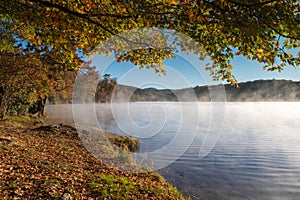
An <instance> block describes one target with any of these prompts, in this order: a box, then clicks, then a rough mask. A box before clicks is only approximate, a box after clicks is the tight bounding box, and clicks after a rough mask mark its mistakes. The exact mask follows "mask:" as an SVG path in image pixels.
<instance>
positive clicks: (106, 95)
mask: <svg viewBox="0 0 300 200" xmlns="http://www.w3.org/2000/svg"><path fill="white" fill-rule="evenodd" d="M110 76H111V75H110V74H104V75H103V76H102V78H101V79H100V80H99V82H98V84H97V88H96V94H95V102H97V103H105V102H109V101H110V100H111V97H112V94H113V91H114V89H115V87H116V85H117V80H116V79H115V78H111V77H110Z"/></svg>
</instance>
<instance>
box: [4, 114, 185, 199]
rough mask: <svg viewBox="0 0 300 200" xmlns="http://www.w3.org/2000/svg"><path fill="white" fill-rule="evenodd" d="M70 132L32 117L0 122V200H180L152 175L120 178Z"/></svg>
mask: <svg viewBox="0 0 300 200" xmlns="http://www.w3.org/2000/svg"><path fill="white" fill-rule="evenodd" d="M75 130H76V129H75V128H74V127H72V126H70V125H66V124H61V125H59V126H57V125H55V124H49V122H48V123H45V122H43V121H41V120H39V119H37V118H36V119H32V118H31V117H14V118H12V119H8V120H1V121H0V158H1V162H0V176H1V181H0V198H1V199H49V198H50V199H64V200H67V199H91V198H92V199H105V198H108V199H185V198H184V197H183V195H182V193H180V192H179V191H178V190H177V189H176V188H175V187H173V186H172V185H171V184H170V183H168V182H167V181H166V180H165V179H164V178H163V177H162V176H160V175H159V174H157V173H153V172H151V173H125V172H122V171H119V170H116V169H113V168H111V167H108V166H106V165H104V164H103V163H102V162H101V161H99V160H97V159H96V158H95V157H93V156H92V155H91V154H90V153H89V152H88V151H87V150H86V148H85V147H84V145H83V143H82V141H81V140H80V139H79V137H78V134H77V135H76V132H75ZM113 136H114V137H115V138H118V137H117V134H113ZM120 136H121V135H120ZM121 139H122V140H123V139H124V138H123V136H121ZM117 141H118V140H117ZM119 141H120V140H119ZM128 143H130V141H128ZM122 144H124V143H122Z"/></svg>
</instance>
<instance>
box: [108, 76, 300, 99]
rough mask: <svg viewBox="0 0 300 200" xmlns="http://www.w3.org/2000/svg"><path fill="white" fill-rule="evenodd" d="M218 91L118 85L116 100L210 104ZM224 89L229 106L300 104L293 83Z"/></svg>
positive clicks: (296, 84) (268, 82)
mask: <svg viewBox="0 0 300 200" xmlns="http://www.w3.org/2000/svg"><path fill="white" fill-rule="evenodd" d="M218 87H221V85H214V86H196V87H194V88H184V89H176V90H170V89H156V88H146V89H141V88H135V87H132V86H124V85H118V88H117V89H116V90H115V95H114V96H115V97H117V98H115V100H116V101H124V100H128V99H126V98H129V97H130V101H211V97H210V93H209V91H211V90H214V89H217V88H218ZM208 88H209V89H208ZM224 88H225V92H226V99H227V101H230V102H246V101H249V102H252V101H300V82H295V81H290V80H256V81H251V82H244V83H240V84H239V88H234V87H232V86H231V85H229V84H226V85H224ZM193 92H194V94H193ZM220 95H222V94H220ZM193 96H194V97H196V98H192V97H193ZM178 97H179V98H180V99H178Z"/></svg>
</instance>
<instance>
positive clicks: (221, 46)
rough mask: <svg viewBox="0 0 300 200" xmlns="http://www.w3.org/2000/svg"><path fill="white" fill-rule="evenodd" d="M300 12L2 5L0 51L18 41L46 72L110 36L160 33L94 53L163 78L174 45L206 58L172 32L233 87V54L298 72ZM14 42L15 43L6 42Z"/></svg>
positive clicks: (277, 7) (208, 3) (9, 0)
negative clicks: (141, 30)
mask: <svg viewBox="0 0 300 200" xmlns="http://www.w3.org/2000/svg"><path fill="white" fill-rule="evenodd" d="M299 8H300V4H299V1H296V0H277V1H276V0H252V1H248V0H228V1H224V0H145V1H140V0H123V1H117V0H2V1H1V5H0V17H1V28H0V29H1V31H0V33H1V34H0V35H1V37H2V38H1V39H2V41H1V44H3V45H0V51H1V52H10V51H11V49H14V48H12V47H16V44H17V43H18V45H17V46H20V48H22V51H25V52H27V53H34V54H30V55H32V56H33V55H34V56H35V59H36V60H39V61H41V63H43V66H45V64H44V63H48V64H47V66H48V67H46V68H44V69H46V72H47V73H50V74H51V73H52V71H53V70H54V71H65V70H74V69H75V70H77V69H79V68H80V65H81V63H82V57H81V55H87V54H89V53H91V52H92V50H94V49H95V48H96V47H97V46H98V45H99V44H101V43H103V42H104V41H109V38H111V37H112V36H113V35H117V34H120V33H126V30H133V29H137V28H144V27H157V29H150V32H148V33H147V34H146V33H145V34H144V35H143V36H142V38H141V39H142V42H144V41H147V39H149V38H148V37H147V36H149V35H151V34H157V35H158V37H156V38H158V40H157V41H155V40H151V42H147V43H145V45H144V46H140V48H138V49H134V50H128V49H126V46H128V45H129V46H130V45H134V43H135V42H136V41H134V37H131V38H130V37H129V38H122V37H119V39H120V41H121V43H120V44H119V43H114V42H115V41H111V43H110V44H112V45H108V46H106V47H107V48H104V49H101V48H100V49H98V53H114V55H115V57H116V60H117V61H131V62H133V63H135V64H137V65H139V67H144V66H145V67H152V68H153V69H154V71H155V72H158V73H165V71H164V69H163V65H162V62H163V60H164V59H167V58H170V57H174V52H175V51H176V48H173V47H174V46H175V47H178V48H179V50H181V51H184V52H192V53H194V54H196V55H198V56H199V57H200V58H204V57H205V55H203V51H201V50H200V51H199V49H195V48H194V46H195V44H194V43H192V42H191V41H183V42H181V43H180V44H178V43H177V42H178V39H180V35H177V34H176V33H179V32H180V33H183V34H184V35H187V36H189V37H190V38H192V39H193V41H194V42H195V43H196V44H199V45H201V46H202V47H203V48H204V50H205V52H207V55H208V56H210V57H211V58H212V59H213V63H212V65H210V66H207V69H208V70H210V72H211V75H212V76H213V77H214V78H215V79H223V80H227V81H229V82H231V83H232V84H233V85H236V84H237V81H236V79H235V77H234V75H233V74H232V73H231V71H232V67H233V66H232V64H231V60H232V58H234V57H235V56H245V57H246V58H247V59H252V60H256V61H258V62H261V63H265V64H266V65H265V67H264V69H266V70H278V71H281V70H282V69H284V67H285V66H286V65H287V64H290V65H293V66H295V67H297V66H299V64H300V58H299V56H300V53H298V55H293V54H292V53H291V52H289V49H292V48H299V46H300V25H299V24H300V11H299ZM158 28H163V29H172V30H175V31H176V32H173V33H172V32H171V35H172V34H173V35H172V37H173V40H172V41H169V40H168V38H169V37H170V34H166V33H165V32H164V31H160V30H159V29H158ZM133 36H134V34H133ZM15 38H18V40H19V42H18V41H16V42H12V41H11V40H12V39H15ZM122 39H123V41H122ZM20 41H21V42H20ZM22 41H23V42H22ZM24 41H26V43H28V45H24ZM153 44H155V45H153ZM159 45H162V47H168V48H160V47H161V46H159ZM124 47H125V50H124ZM178 48H177V49H178ZM79 52H80V53H79ZM18 55H19V54H18ZM28 55H29V54H28ZM26 62H29V60H27V61H26ZM49 63H52V64H50V65H49ZM27 64H28V63H27ZM34 81H35V80H34Z"/></svg>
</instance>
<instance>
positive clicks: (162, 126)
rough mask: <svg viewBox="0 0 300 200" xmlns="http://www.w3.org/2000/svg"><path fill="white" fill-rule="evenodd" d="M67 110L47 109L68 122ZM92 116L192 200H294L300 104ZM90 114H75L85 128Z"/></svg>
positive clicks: (133, 109)
mask: <svg viewBox="0 0 300 200" xmlns="http://www.w3.org/2000/svg"><path fill="white" fill-rule="evenodd" d="M79 107H80V109H82V110H88V109H90V108H91V106H88V108H87V109H85V107H84V105H80V106H79ZM71 110H72V109H71V105H49V106H47V107H46V111H48V112H50V113H51V114H53V115H54V116H56V117H57V118H61V119H66V120H70V119H71V115H70V113H71ZM92 111H94V112H95V113H96V115H95V116H97V120H98V122H97V123H98V124H99V127H100V128H102V129H105V130H108V131H111V132H116V133H120V134H125V135H131V136H134V137H136V138H138V139H140V141H141V149H140V152H139V153H138V155H145V154H147V155H148V158H149V160H153V161H154V166H153V167H154V169H157V170H158V171H159V172H160V173H161V174H162V175H163V176H164V177H165V178H166V179H167V180H168V181H169V182H171V183H172V184H173V185H175V186H176V187H178V188H179V189H180V190H181V191H183V192H184V193H186V194H188V195H190V196H191V197H192V199H222V200H224V199H230V200H231V199H260V200H264V199H266V200H267V199H268V200H269V199H299V196H300V123H299V122H300V114H299V113H300V103H282V102H277V103H273V102H272V103H271V102H255V103H254V102H253V103H250V102H249V103H202V102H199V103H196V102H186V103H178V102H132V103H126V104H125V103H124V104H122V103H116V104H112V105H110V104H96V105H93V110H92ZM91 113H92V112H91V110H89V111H88V112H86V113H84V112H82V113H78V112H77V115H79V116H80V115H81V114H82V116H83V118H84V120H85V121H89V120H88V115H89V114H91ZM75 115H76V114H75Z"/></svg>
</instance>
